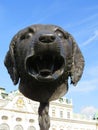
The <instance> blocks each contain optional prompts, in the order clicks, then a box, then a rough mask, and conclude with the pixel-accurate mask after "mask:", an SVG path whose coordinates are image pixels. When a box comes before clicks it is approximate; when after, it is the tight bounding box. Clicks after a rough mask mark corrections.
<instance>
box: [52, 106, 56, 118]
mask: <svg viewBox="0 0 98 130" xmlns="http://www.w3.org/2000/svg"><path fill="white" fill-rule="evenodd" d="M55 115H56V113H55V108H53V109H52V117H55Z"/></svg>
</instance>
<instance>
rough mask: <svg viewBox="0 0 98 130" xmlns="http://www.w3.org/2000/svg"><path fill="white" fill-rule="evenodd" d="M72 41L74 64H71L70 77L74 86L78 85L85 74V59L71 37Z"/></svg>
mask: <svg viewBox="0 0 98 130" xmlns="http://www.w3.org/2000/svg"><path fill="white" fill-rule="evenodd" d="M70 39H71V41H72V64H71V72H70V77H71V83H72V84H73V85H76V84H77V82H78V81H79V80H80V78H81V76H82V73H83V69H84V57H83V55H82V52H81V51H80V49H79V47H78V45H77V43H76V41H75V40H74V38H73V37H72V36H71V35H70Z"/></svg>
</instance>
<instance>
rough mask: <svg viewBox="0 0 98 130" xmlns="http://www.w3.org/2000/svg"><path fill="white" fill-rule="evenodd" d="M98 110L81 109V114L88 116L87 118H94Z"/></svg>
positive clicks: (93, 108)
mask: <svg viewBox="0 0 98 130" xmlns="http://www.w3.org/2000/svg"><path fill="white" fill-rule="evenodd" d="M97 110H98V109H96V108H95V107H94V106H86V107H84V108H82V109H81V112H80V113H81V114H84V115H86V116H87V117H91V118H93V116H94V114H95V113H96V111H97Z"/></svg>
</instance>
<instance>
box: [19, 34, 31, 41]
mask: <svg viewBox="0 0 98 130" xmlns="http://www.w3.org/2000/svg"><path fill="white" fill-rule="evenodd" d="M30 37H32V33H30V32H29V33H25V34H22V36H21V37H20V40H25V39H28V38H30Z"/></svg>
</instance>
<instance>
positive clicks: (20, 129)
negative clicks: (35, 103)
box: [14, 125, 23, 130]
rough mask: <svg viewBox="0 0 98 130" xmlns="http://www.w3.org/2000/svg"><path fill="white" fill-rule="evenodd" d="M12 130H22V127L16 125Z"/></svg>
mask: <svg viewBox="0 0 98 130" xmlns="http://www.w3.org/2000/svg"><path fill="white" fill-rule="evenodd" d="M14 130H23V127H22V126H21V125H16V126H15V127H14Z"/></svg>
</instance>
